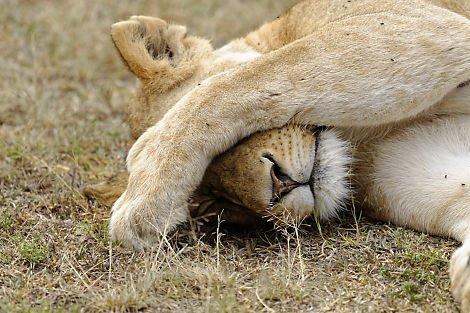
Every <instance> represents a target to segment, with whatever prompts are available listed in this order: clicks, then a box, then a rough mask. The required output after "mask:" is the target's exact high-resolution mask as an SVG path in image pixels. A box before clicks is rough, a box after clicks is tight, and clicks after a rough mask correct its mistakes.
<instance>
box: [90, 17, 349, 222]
mask: <svg viewBox="0 0 470 313" xmlns="http://www.w3.org/2000/svg"><path fill="white" fill-rule="evenodd" d="M112 38H113V41H114V43H115V46H116V48H117V50H118V51H119V53H120V55H121V57H122V59H123V61H124V63H125V64H126V65H127V66H128V68H129V69H130V70H131V71H132V72H133V73H134V74H135V75H136V76H137V77H138V78H139V80H140V81H141V84H140V86H139V87H138V88H137V91H136V94H135V96H134V98H133V99H132V100H131V101H130V103H129V125H130V128H131V134H132V137H133V140H136V139H137V138H138V137H139V136H140V135H141V134H142V133H143V132H144V131H145V130H146V129H147V128H148V127H150V126H152V125H154V124H155V123H156V122H157V121H158V120H159V119H161V118H162V117H163V115H164V114H165V113H166V112H167V111H168V110H169V109H171V107H172V106H173V105H174V104H176V103H177V102H178V100H180V99H181V98H182V97H183V96H184V95H185V94H186V93H188V92H189V91H190V90H191V89H192V88H194V87H196V86H197V85H198V84H200V83H201V82H202V81H203V80H204V79H207V78H208V77H210V76H212V75H217V74H218V73H221V72H223V71H227V70H230V69H231V68H233V67H235V66H237V65H238V64H240V63H243V62H246V61H249V60H251V59H253V58H256V57H257V56H259V53H258V52H257V51H256V50H255V49H254V48H253V47H250V46H249V45H248V44H246V42H245V41H244V40H236V41H233V42H231V43H229V44H228V45H226V46H224V47H222V48H221V49H218V50H214V49H213V48H212V46H211V45H210V44H209V42H208V41H207V40H205V39H201V38H197V37H193V36H187V35H186V29H185V27H183V26H179V25H171V24H168V23H166V22H165V21H163V20H161V19H157V18H151V17H142V16H137V17H132V18H131V19H130V20H129V21H125V22H120V23H117V24H114V25H113V27H112ZM247 92H249V90H247ZM235 118H237V117H236V116H234V119H235ZM208 122H210V121H208ZM350 161H351V159H350V153H349V146H348V144H347V143H346V141H344V140H342V139H340V137H339V136H338V135H337V133H336V132H335V131H334V130H331V129H321V128H316V127H314V126H299V125H288V126H285V127H283V128H280V129H273V130H269V131H266V132H262V133H257V134H254V135H252V136H250V137H249V138H246V139H245V140H243V141H242V142H240V143H239V144H238V145H237V146H235V147H233V148H232V149H230V150H229V151H227V152H225V153H223V154H222V155H220V156H219V157H217V158H216V159H215V160H213V162H212V163H211V165H210V166H209V168H208V169H207V171H206V174H205V177H204V179H203V182H202V184H201V185H200V187H199V189H198V190H197V192H196V194H195V195H194V198H193V199H192V201H193V202H192V204H191V205H190V207H191V208H192V209H193V211H194V212H196V214H203V213H204V212H208V211H211V212H217V213H219V212H221V211H222V210H224V218H225V219H227V220H229V221H232V222H241V223H246V222H252V221H253V220H255V219H256V218H259V217H261V216H269V217H272V219H273V220H274V221H276V222H279V221H281V222H282V221H286V219H289V220H291V219H295V220H299V219H303V218H304V217H306V216H309V215H310V214H312V213H315V214H317V217H319V218H320V219H323V218H329V217H332V216H334V215H336V213H337V210H338V208H340V207H341V206H342V204H343V203H344V200H345V198H346V197H347V196H348V195H349V189H348V183H349V178H348V177H349V176H348V172H349V168H350ZM124 179H127V176H124ZM122 185H124V186H125V184H122V182H121V184H120V185H119V186H118V184H117V183H116V182H114V186H118V187H119V188H120V190H119V192H114V193H113V192H112V193H111V194H112V195H113V200H115V198H114V194H120V193H122V192H123V191H124V188H125V187H124V188H123V187H122ZM107 187H109V184H108V186H107ZM100 188H103V185H101V187H100ZM105 189H106V188H105ZM90 191H92V190H91V189H89V190H88V193H89V194H92V196H94V197H98V198H99V197H100V196H99V194H97V193H96V192H95V193H94V194H93V193H92V192H90ZM95 191H96V190H95ZM98 193H101V194H104V193H105V192H104V190H103V189H101V190H100V191H99V192H98ZM107 193H108V195H109V194H110V193H109V188H108V189H107ZM108 202H110V201H108Z"/></svg>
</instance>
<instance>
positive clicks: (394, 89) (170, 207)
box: [90, 0, 470, 312]
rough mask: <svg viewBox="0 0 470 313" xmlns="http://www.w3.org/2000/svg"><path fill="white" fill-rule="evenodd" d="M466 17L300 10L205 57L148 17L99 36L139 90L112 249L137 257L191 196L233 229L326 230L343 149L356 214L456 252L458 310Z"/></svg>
mask: <svg viewBox="0 0 470 313" xmlns="http://www.w3.org/2000/svg"><path fill="white" fill-rule="evenodd" d="M469 18H470V3H469V2H468V1H467V0H413V1H409V0H406V1H405V0H383V1H376V0H363V1H351V2H348V5H344V1H340V0H320V1H313V0H312V1H304V2H301V3H299V4H298V5H296V6H294V7H293V8H292V9H291V10H290V11H288V12H287V13H285V14H284V15H282V16H281V17H280V18H278V19H276V20H275V21H273V22H271V23H267V24H265V25H263V26H262V27H261V28H259V29H258V30H256V31H254V32H252V33H250V34H248V35H247V36H246V37H245V38H242V39H238V40H235V41H233V42H231V43H229V44H228V45H226V46H224V47H222V48H221V49H218V50H213V49H212V47H211V46H210V44H209V43H208V42H207V41H206V40H204V39H201V38H197V37H192V36H186V31H185V28H184V27H182V26H177V25H169V24H167V23H165V22H164V21H162V20H159V19H155V18H148V17H133V18H131V19H130V20H129V21H125V22H120V23H117V24H114V25H113V27H112V37H113V40H114V43H115V45H116V47H117V49H118V51H119V53H120V54H121V57H122V59H123V61H124V63H125V64H126V65H127V66H128V67H129V69H130V70H131V71H132V72H133V73H134V74H135V75H136V76H137V77H138V78H139V79H140V81H141V82H142V85H141V87H139V89H138V90H137V92H136V95H135V97H134V99H133V100H131V102H130V104H129V123H130V126H131V130H132V136H133V138H134V139H135V140H136V141H135V144H134V145H133V146H132V148H131V149H130V151H129V155H128V159H127V167H128V171H129V176H126V175H124V176H122V177H123V179H122V181H123V182H125V181H126V180H127V179H128V184H127V185H126V184H125V183H123V184H122V185H121V187H119V188H120V189H119V191H118V192H114V193H112V192H111V193H110V195H111V196H110V197H109V199H112V200H114V199H115V197H117V196H118V195H119V194H121V192H123V193H122V195H121V196H120V197H119V199H118V200H117V201H116V202H115V203H114V205H113V209H112V217H111V221H110V235H111V238H113V239H117V240H120V241H121V242H122V243H123V244H124V245H127V246H129V247H131V246H133V247H135V248H142V247H145V246H146V245H152V244H153V243H155V242H158V240H159V238H160V236H161V235H164V234H165V233H167V232H168V231H170V230H172V229H174V228H175V227H176V226H177V225H178V224H180V223H182V222H184V221H186V220H187V218H188V202H189V199H190V198H194V199H198V197H199V196H201V198H200V199H199V200H195V201H196V202H197V203H199V204H200V206H198V207H201V206H207V207H211V206H213V207H214V208H215V209H217V208H221V207H228V208H233V212H237V214H238V213H239V212H240V210H239V209H240V208H246V209H244V210H241V212H244V213H242V214H241V215H239V216H244V217H247V216H251V215H250V214H248V213H247V212H253V213H254V216H259V215H270V216H276V217H279V218H280V219H282V218H285V217H286V216H294V217H299V218H301V217H303V216H305V215H308V214H310V213H315V212H316V213H318V214H319V215H320V217H323V218H330V217H332V216H334V215H335V212H337V209H338V208H340V207H341V205H342V203H344V199H345V198H346V197H347V192H348V187H347V181H348V180H349V179H348V178H347V177H348V169H349V167H351V165H350V164H351V162H350V152H349V151H350V149H349V147H353V149H352V153H353V155H354V159H355V162H354V163H353V165H352V173H353V179H352V182H353V186H352V187H353V190H354V191H355V198H356V200H357V201H359V202H360V203H361V204H362V207H363V208H364V210H365V212H366V213H367V214H369V215H371V216H375V217H377V218H379V219H382V220H385V221H391V222H393V223H396V224H398V225H404V226H407V227H411V228H414V229H417V230H420V231H425V232H428V233H431V234H437V235H441V236H450V237H453V238H456V239H458V240H460V241H462V242H463V245H462V247H461V248H459V249H458V250H457V251H456V252H455V253H454V254H453V256H452V259H451V268H450V274H451V279H452V291H453V294H454V297H455V298H456V299H457V300H458V301H461V302H462V310H463V311H464V312H470V266H469V264H470V226H469V225H470V206H469V203H470V191H469V189H468V188H469V187H470V166H469V164H470V135H469V134H470V84H468V80H469V79H470V62H469V60H470V40H469V38H470V20H469ZM157 121H158V122H157ZM293 124H299V125H326V126H328V127H329V128H326V129H323V128H321V129H316V128H315V127H306V126H295V125H293ZM286 125H289V126H286ZM263 131H264V132H263ZM253 134H254V135H253ZM250 135H252V136H251V137H249V136H250ZM247 137H249V138H248V139H245V140H243V141H242V139H243V138H247ZM237 143H239V144H238V145H237V146H235V145H236V144H237ZM234 146H235V147H234ZM232 147H234V148H232ZM231 148H232V149H231ZM230 149H231V150H230ZM217 156H219V157H218V158H216V157H217ZM214 158H215V159H214ZM211 161H212V162H211ZM206 169H207V170H206ZM124 185H126V187H125V188H123V187H122V186H124ZM90 190H91V189H90ZM95 190H97V189H95ZM90 192H91V191H90ZM207 195H208V197H206V196H207ZM204 197H206V198H204ZM198 201H199V202H198ZM215 203H222V206H217V205H214V204H215ZM237 214H235V213H234V215H233V216H236V215H237ZM250 218H251V217H250Z"/></svg>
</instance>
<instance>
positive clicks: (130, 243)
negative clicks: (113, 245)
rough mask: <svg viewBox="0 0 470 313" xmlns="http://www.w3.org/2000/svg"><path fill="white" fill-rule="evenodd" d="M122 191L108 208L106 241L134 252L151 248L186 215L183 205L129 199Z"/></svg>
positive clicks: (143, 196) (146, 197) (134, 198)
mask: <svg viewBox="0 0 470 313" xmlns="http://www.w3.org/2000/svg"><path fill="white" fill-rule="evenodd" d="M129 194H130V193H129V191H126V192H124V193H123V194H122V195H121V197H120V198H119V199H118V200H117V201H116V203H115V204H114V206H113V208H112V215H111V220H110V222H109V235H110V239H111V240H113V241H115V240H117V241H119V242H120V243H121V244H122V245H124V246H125V247H129V248H131V247H133V248H134V249H136V250H141V249H143V248H152V247H154V246H155V245H158V244H159V243H160V242H161V239H162V238H163V237H164V236H165V235H167V234H168V232H170V231H172V230H173V229H175V227H176V226H177V225H178V224H180V223H182V222H184V221H186V220H187V218H188V214H187V211H186V209H185V208H184V207H183V206H180V207H176V208H175V207H169V206H168V204H164V203H161V202H160V205H158V203H159V201H158V199H155V198H152V197H148V196H145V194H140V195H137V196H136V197H130V196H129Z"/></svg>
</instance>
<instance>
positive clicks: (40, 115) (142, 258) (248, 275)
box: [0, 0, 457, 312]
mask: <svg viewBox="0 0 470 313" xmlns="http://www.w3.org/2000/svg"><path fill="white" fill-rule="evenodd" d="M292 2H294V1H293V0H284V1H274V0H272V1H270V0H261V1H256V2H253V1H246V0H230V1H222V0H205V1H190V0H161V1H158V2H157V1H155V2H151V1H144V0H142V1H131V0H128V1H119V2H117V1H111V0H102V1H92V0H87V1H72V0H67V1H65V0H64V1H34V0H29V1H27V0H23V1H16V0H3V1H1V2H0V38H1V40H0V72H1V73H2V79H1V80H0V263H1V264H0V311H2V312H3V311H9V312H43V311H45V312H62V311H71V312H99V311H102V312H110V311H116V312H124V311H130V312H133V311H152V312H154V311H162V312H179V311H182V312H284V311H286V312H364V311H366V312H384V311H400V312H404V311H409V312H415V311H422V312H433V311H434V312H451V311H456V310H457V309H456V306H455V305H454V303H453V299H452V297H451V296H450V293H449V278H448V275H447V270H448V259H449V255H450V253H451V252H452V251H453V250H454V249H455V247H456V243H455V242H453V241H449V240H445V239H441V238H436V237H431V236H427V235H423V234H420V233H417V232H413V231H410V230H406V229H402V228H399V227H395V226H388V225H383V224H379V223H375V222H371V221H364V220H361V221H360V222H359V225H358V229H357V230H356V225H355V224H354V220H353V219H352V218H351V217H349V216H350V214H349V213H346V214H345V218H344V219H343V221H342V222H336V223H332V224H327V225H323V229H322V234H323V238H322V237H321V236H320V235H319V233H318V231H317V230H316V229H315V227H309V226H303V227H301V228H300V231H299V232H296V231H295V229H294V230H289V229H280V230H277V231H274V230H272V229H267V230H266V231H264V232H263V231H260V232H257V233H254V232H252V233H242V234H240V233H233V232H230V231H229V230H223V231H221V232H219V233H217V231H216V229H217V228H216V227H215V228H213V229H211V230H208V231H207V233H205V234H204V233H198V234H196V240H194V239H192V238H193V237H192V236H189V237H188V236H185V235H184V233H183V235H182V237H181V238H179V241H178V243H174V244H173V245H170V246H165V247H161V248H160V249H156V250H155V251H153V252H148V253H146V254H144V255H135V254H132V253H130V252H126V251H124V250H122V249H120V248H119V247H110V245H109V242H108V240H107V219H108V217H109V212H108V209H107V208H105V207H101V206H98V205H96V204H94V203H89V202H87V201H85V200H84V199H83V197H82V196H81V195H80V188H81V187H82V186H83V185H84V184H85V183H89V182H93V181H96V180H102V179H103V177H105V176H108V175H110V174H111V173H113V172H116V171H117V169H118V168H121V167H122V166H123V158H124V156H125V146H126V139H127V136H128V129H127V127H126V125H125V123H124V120H125V117H126V116H125V106H126V99H128V98H129V97H130V96H131V94H132V91H133V87H134V86H135V79H134V78H133V77H132V76H131V75H130V74H129V73H127V71H126V70H125V68H124V66H122V65H121V64H120V60H119V58H118V57H117V54H116V53H115V51H114V48H113V46H112V44H111V41H110V39H109V36H108V33H109V26H110V25H111V23H113V22H115V21H118V20H122V19H125V18H127V17H128V16H130V15H133V14H146V15H155V16H160V17H163V18H166V19H169V20H172V21H175V22H178V23H184V24H187V25H188V26H189V29H190V30H191V32H192V33H196V34H199V35H203V36H206V37H209V38H211V39H212V40H213V42H214V43H215V45H216V46H219V45H221V44H222V43H223V42H225V41H226V40H228V39H230V38H233V37H235V36H240V35H242V34H244V33H245V32H247V31H248V30H249V29H252V28H253V27H255V25H258V24H259V23H261V22H262V21H263V20H268V19H270V18H272V17H274V16H276V15H277V14H278V13H279V12H281V11H283V10H284V9H285V8H286V7H288V6H289V5H290V4H291V3H292ZM245 7H249V9H245ZM312 225H315V223H314V222H312Z"/></svg>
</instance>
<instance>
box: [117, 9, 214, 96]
mask: <svg viewBox="0 0 470 313" xmlns="http://www.w3.org/2000/svg"><path fill="white" fill-rule="evenodd" d="M111 37H112V39H113V42H114V45H115V46H116V48H117V50H118V51H119V53H120V55H121V57H122V60H123V62H124V64H126V65H127V67H128V68H129V69H130V70H131V72H133V73H134V74H135V75H136V76H137V77H138V78H139V79H140V80H141V81H142V82H143V83H144V84H149V85H151V86H152V87H153V89H157V90H154V91H159V92H164V91H166V90H168V89H170V88H171V87H173V86H174V85H175V84H177V83H179V82H181V81H183V80H186V79H188V78H189V77H191V76H192V75H193V73H194V71H195V70H196V68H197V64H198V62H197V60H195V58H197V57H198V56H199V57H200V56H201V54H205V53H207V52H208V51H212V47H211V46H210V44H209V43H208V41H206V40H204V39H200V38H195V37H187V36H186V27H184V26H180V25H172V24H168V23H167V22H165V21H163V20H161V19H159V18H153V17H146V16H133V17H131V18H130V19H129V20H128V21H124V22H119V23H116V24H113V25H112V27H111Z"/></svg>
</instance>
